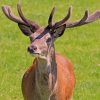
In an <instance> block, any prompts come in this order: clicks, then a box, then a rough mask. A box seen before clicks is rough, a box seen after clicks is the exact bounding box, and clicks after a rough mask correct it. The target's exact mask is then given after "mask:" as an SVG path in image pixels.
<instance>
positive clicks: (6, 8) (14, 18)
mask: <svg viewBox="0 0 100 100" xmlns="http://www.w3.org/2000/svg"><path fill="white" fill-rule="evenodd" d="M2 10H3V12H4V14H5V15H6V16H7V17H8V18H9V19H10V20H12V21H14V22H16V23H18V24H22V25H25V26H28V27H32V28H34V30H37V29H38V28H39V27H40V26H39V25H38V24H36V23H35V22H33V21H30V20H28V19H26V18H25V17H24V15H23V13H22V10H21V6H20V4H17V10H18V13H19V16H20V18H19V17H17V16H15V15H14V14H13V12H12V10H11V7H10V6H3V7H2Z"/></svg>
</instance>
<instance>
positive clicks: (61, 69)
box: [22, 54, 75, 100]
mask: <svg viewBox="0 0 100 100" xmlns="http://www.w3.org/2000/svg"><path fill="white" fill-rule="evenodd" d="M56 62H57V81H56V86H55V91H54V92H55V93H54V94H55V96H56V100H71V98H72V94H73V90H74V86H75V76H74V72H73V67H72V64H71V62H70V61H69V60H68V59H66V58H65V57H63V56H62V55H60V54H56ZM37 63H38V62H37V59H35V60H34V62H33V65H32V66H31V67H30V68H29V69H28V70H27V71H26V73H25V74H24V76H23V81H22V92H23V96H24V99H25V100H41V99H37V98H39V95H38V94H37V93H36V90H35V86H36V84H35V83H36V82H35V71H36V68H37ZM44 67H45V66H44ZM42 92H43V91H42ZM48 92H49V91H48ZM51 100H52V99H51Z"/></svg>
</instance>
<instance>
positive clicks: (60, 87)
mask: <svg viewBox="0 0 100 100" xmlns="http://www.w3.org/2000/svg"><path fill="white" fill-rule="evenodd" d="M2 10H3V12H4V14H5V15H6V16H7V17H8V18H9V19H10V20H12V21H14V22H16V23H18V27H19V28H20V30H21V31H22V33H23V34H24V35H26V36H28V37H29V38H30V45H29V46H28V52H29V53H30V54H32V55H34V56H35V57H36V58H35V60H34V62H33V64H32V66H31V67H30V68H29V69H28V70H27V71H26V72H25V74H24V76H23V79H22V92H23V96H24V99H25V100H47V99H48V100H71V99H72V94H73V90H74V86H75V76H74V72H73V67H72V64H71V62H70V61H69V60H68V59H66V58H65V57H63V56H62V55H60V54H57V53H56V52H55V46H54V42H55V40H56V39H57V38H58V37H60V36H62V35H63V33H64V31H65V29H66V28H73V27H77V26H81V25H85V24H88V23H91V22H93V21H95V20H97V19H99V18H100V11H99V10H98V11H96V12H95V13H93V14H92V15H89V12H88V11H87V10H86V11H85V14H84V16H83V18H81V19H80V20H77V21H75V22H68V19H69V18H70V16H71V12H72V7H70V8H69V10H68V14H67V15H66V16H65V17H64V18H63V19H62V20H60V21H58V22H55V23H53V22H52V19H53V15H54V12H55V8H53V9H52V11H51V13H50V16H49V19H48V25H47V26H46V27H41V26H39V25H38V24H37V23H35V22H33V21H31V20H29V19H27V18H25V16H24V15H23V12H22V10H21V6H20V4H18V5H17V10H18V13H19V16H20V17H17V16H15V15H14V14H13V12H12V10H11V8H10V6H3V7H2Z"/></svg>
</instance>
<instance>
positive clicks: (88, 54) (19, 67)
mask: <svg viewBox="0 0 100 100" xmlns="http://www.w3.org/2000/svg"><path fill="white" fill-rule="evenodd" d="M21 1H22V7H23V10H24V12H25V15H26V16H27V17H28V18H30V19H33V20H35V21H37V22H38V23H40V24H41V25H44V26H45V25H47V19H48V16H49V13H50V11H51V9H52V7H53V6H56V8H57V11H56V14H55V17H54V21H57V20H59V19H61V18H63V17H64V16H65V15H66V11H67V9H68V7H69V6H70V5H72V6H73V14H72V17H71V20H76V19H79V18H81V17H82V16H83V14H84V10H85V9H89V10H90V13H92V12H94V11H95V10H97V9H100V0H88V1H87V0H84V1H82V0H81V1H80V0H77V1H75V0H71V1H70V0H29V1H26V0H21ZM17 2H18V0H9V1H8V0H1V1H0V7H1V6H2V5H5V4H8V5H10V6H12V9H13V11H14V13H15V14H16V15H18V14H17V11H16V4H17ZM28 44H29V39H28V37H25V36H24V35H22V34H21V32H20V30H19V29H18V27H17V24H15V23H13V22H11V21H9V20H8V19H7V18H6V17H5V16H4V14H3V13H2V11H1V9H0V100H23V97H22V93H21V79H22V76H23V74H24V72H25V70H26V69H27V68H28V66H30V65H31V64H32V61H33V58H32V57H31V56H30V55H29V54H28V53H27V46H28ZM55 46H56V51H58V52H60V53H61V54H63V55H65V56H67V57H68V58H69V59H70V60H71V61H72V62H73V65H74V71H75V75H76V87H75V91H74V97H73V98H74V100H99V99H100V20H99V21H96V22H94V23H92V24H89V25H86V26H82V27H77V28H74V29H68V30H66V31H65V34H64V36H62V37H61V38H59V39H58V40H57V41H56V43H55Z"/></svg>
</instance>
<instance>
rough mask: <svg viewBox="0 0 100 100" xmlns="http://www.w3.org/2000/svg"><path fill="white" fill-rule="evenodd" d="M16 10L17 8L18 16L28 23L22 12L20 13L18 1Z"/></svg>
mask: <svg viewBox="0 0 100 100" xmlns="http://www.w3.org/2000/svg"><path fill="white" fill-rule="evenodd" d="M17 10H18V13H19V16H20V17H21V18H22V20H23V21H24V22H25V23H27V24H29V22H28V20H27V19H26V18H25V17H24V15H23V13H22V10H21V5H20V4H19V3H18V4H17Z"/></svg>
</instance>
